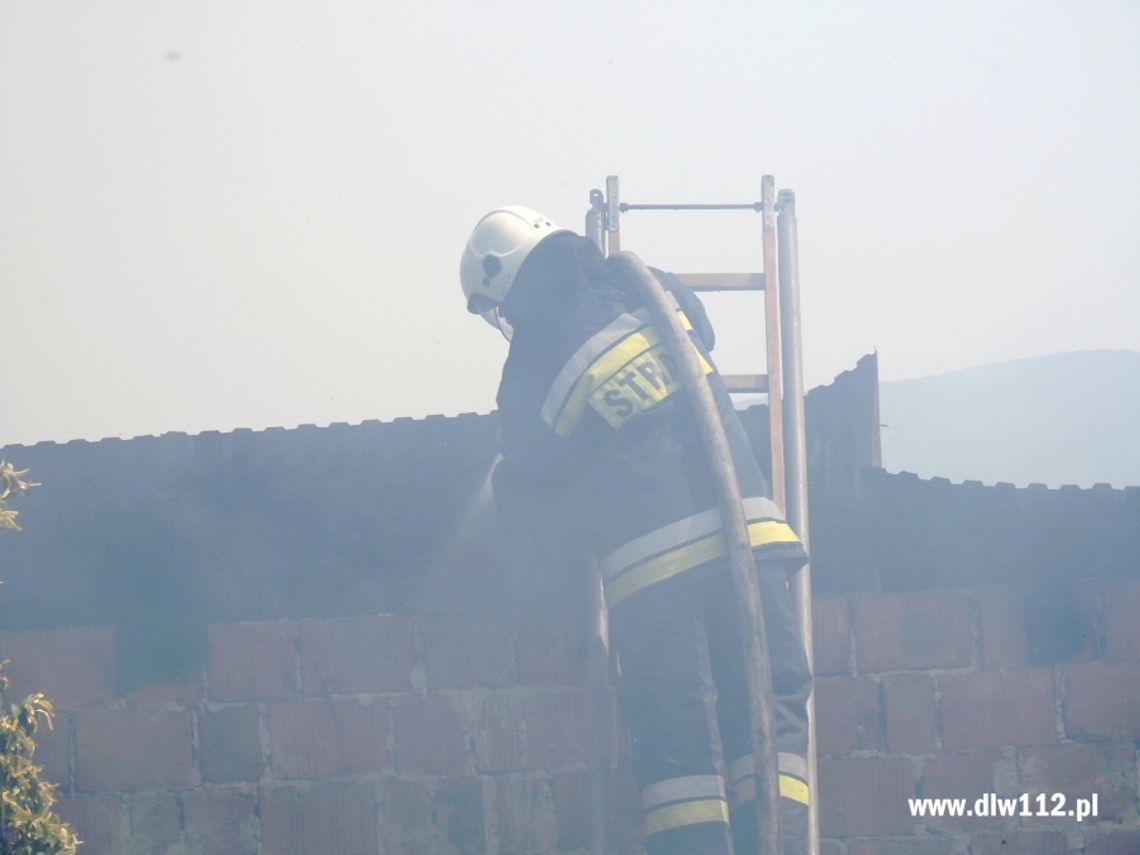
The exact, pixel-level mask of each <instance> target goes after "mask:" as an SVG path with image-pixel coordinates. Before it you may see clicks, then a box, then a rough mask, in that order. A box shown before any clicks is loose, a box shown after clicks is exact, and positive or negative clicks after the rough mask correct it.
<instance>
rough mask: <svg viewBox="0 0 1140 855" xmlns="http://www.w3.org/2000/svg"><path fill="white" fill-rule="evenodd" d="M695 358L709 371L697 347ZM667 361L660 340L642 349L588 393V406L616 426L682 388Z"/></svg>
mask: <svg viewBox="0 0 1140 855" xmlns="http://www.w3.org/2000/svg"><path fill="white" fill-rule="evenodd" d="M697 360H698V362H699V363H700V366H701V370H702V371H703V372H704V373H705V374H709V373H711V372H712V366H711V365H709V364H708V362H707V361H706V360H705V358H704V357H703V356H702V355H701V354H700V352H699V351H698V352H697ZM670 361H671V356H670V353H669V348H668V346H667V345H666V344H664V343H661V344H657V345H654V346H653V347H651V348H649V349H648V350H645V351H642V352H641V353H639V354H637V356H635V357H633V359H631V360H630V361H629V362H627V363H626V364H625V365H623V366H622V367H621V368H620V369H618V370H617V371H615V372H614V374H613V375H612V376H611V377H610V378H609V379H608V380H606V381H605V382H604V383H602V384H600V385H598V386H597V388H595V389H594V391H593V392H592V393H590V397H589V405H590V407H591V408H593V409H594V411H595V412H597V413H598V415H600V416H601V417H602V418H603V419H605V420H606V422H607V423H608V424H609V426H610V427H612V428H614V429H615V430H616V429H618V428H620V427H621V426H622V425H624V424H625V423H626V422H627V421H629V420H630V419H631V418H633V417H634V416H635V415H637V414H638V413H644V412H645V411H646V410H650V409H652V408H653V407H655V406H657V405H658V404H660V403H661V402H662V401H664V400H665V399H666V398H668V397H669V396H670V395H672V394H674V393H675V392H678V391H680V390H681V389H682V388H683V385H682V384H683V381H682V379H681V376H680V375H679V374H678V373H677V369H676V366H672V370H670V368H671V366H670V365H669V363H670Z"/></svg>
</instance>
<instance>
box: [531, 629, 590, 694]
mask: <svg viewBox="0 0 1140 855" xmlns="http://www.w3.org/2000/svg"><path fill="white" fill-rule="evenodd" d="M587 646H588V639H587V637H586V622H585V621H568V620H558V619H546V620H532V621H528V622H527V623H524V624H523V625H522V626H521V627H520V628H519V638H518V660H519V684H520V685H523V686H584V685H586V667H587V662H586V658H587Z"/></svg>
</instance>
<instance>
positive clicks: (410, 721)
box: [392, 695, 467, 774]
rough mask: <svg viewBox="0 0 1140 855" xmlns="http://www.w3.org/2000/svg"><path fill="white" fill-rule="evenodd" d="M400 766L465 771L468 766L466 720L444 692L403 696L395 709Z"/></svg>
mask: <svg viewBox="0 0 1140 855" xmlns="http://www.w3.org/2000/svg"><path fill="white" fill-rule="evenodd" d="M392 729H393V735H394V743H393V744H394V745H395V751H394V754H395V760H396V769H397V770H398V771H400V772H401V773H403V772H433V773H436V774H455V773H461V772H463V770H464V767H465V765H466V762H467V761H466V756H467V755H466V738H465V735H464V727H463V720H462V718H461V716H460V714H459V712H458V711H457V710H456V708H455V707H454V706H453V705H452V703H451V702H450V701H449V700H448V699H447V697H445V696H443V695H412V696H409V697H404V698H400V699H398V700H397V701H396V703H395V708H394V712H393V728H392Z"/></svg>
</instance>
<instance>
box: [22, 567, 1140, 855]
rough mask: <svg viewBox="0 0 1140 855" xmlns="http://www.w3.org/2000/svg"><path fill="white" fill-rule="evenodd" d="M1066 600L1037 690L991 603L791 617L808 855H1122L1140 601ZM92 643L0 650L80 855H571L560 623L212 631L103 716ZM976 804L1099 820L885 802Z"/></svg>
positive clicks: (914, 599) (582, 752)
mask: <svg viewBox="0 0 1140 855" xmlns="http://www.w3.org/2000/svg"><path fill="white" fill-rule="evenodd" d="M1081 592H1082V593H1081V596H1082V601H1083V603H1084V605H1083V613H1084V614H1085V615H1086V623H1085V627H1084V628H1085V631H1086V632H1087V634H1088V645H1087V646H1086V648H1085V649H1084V650H1083V651H1082V652H1081V654H1080V655H1079V656H1077V657H1074V658H1072V659H1071V660H1069V661H1066V662H1064V663H1057V664H1053V665H1033V664H1030V658H1029V655H1028V654H1029V649H1028V645H1029V641H1028V636H1027V634H1026V631H1025V627H1024V621H1023V620H1022V618H1021V615H1022V614H1023V608H1022V607H1023V601H1024V599H1025V595H1026V593H1027V592H1025V591H1022V590H1018V589H1016V588H1011V587H1001V586H987V587H981V588H978V589H973V590H941V591H918V592H896V593H854V594H847V595H842V596H835V597H828V598H825V599H821V600H818V601H817V602H816V608H815V624H816V645H817V647H816V659H817V670H818V683H817V694H816V703H817V709H818V739H819V751H820V755H821V757H820V780H821V783H820V786H821V793H820V804H821V820H822V828H823V834H824V837H825V847H824V852H825V853H826V855H842V853H847V855H949V853H971V855H990V853H1038V852H1041V853H1052V852H1056V853H1068V852H1070V851H1072V852H1082V853H1088V855H1115V853H1134V852H1137V851H1140V823H1138V820H1137V817H1138V814H1137V809H1138V807H1140V804H1138V801H1137V799H1138V790H1137V764H1138V757H1137V741H1138V739H1140V630H1138V627H1140V583H1138V582H1135V581H1125V580H1121V581H1117V582H1112V583H1108V584H1104V583H1098V582H1089V583H1087V584H1085V585H1082V587H1081ZM114 632H115V631H114V630H113V629H93V628H86V629H83V628H64V629H51V630H34V631H24V632H5V633H0V657H3V658H7V659H10V660H11V664H10V665H9V666H8V667H9V670H10V672H11V676H12V678H13V681H14V686H13V689H12V692H11V694H12V696H16V695H20V694H23V693H25V692H27V691H32V690H42V691H45V692H46V693H48V694H49V695H50V696H51V697H53V698H54V699H55V702H56V707H57V710H58V712H59V715H58V717H57V719H56V727H55V729H54V730H53V731H50V732H48V731H44V732H43V734H42V738H41V739H40V747H39V751H38V754H37V758H38V760H39V762H41V763H42V764H43V766H44V768H45V774H46V776H47V777H48V778H49V779H50V780H52V781H55V782H58V783H59V785H60V794H61V813H62V814H63V815H64V817H65V818H66V819H68V820H69V821H70V822H72V823H73V824H74V827H75V828H76V829H77V830H78V833H79V834H80V836H81V837H82V838H83V839H84V840H85V841H87V842H86V844H85V846H84V848H83V849H82V852H83V853H84V855H101V853H123V852H131V853H147V852H155V853H163V855H193V853H202V854H203V855H206V853H209V855H230V853H234V855H239V853H240V855H282V853H290V855H292V853H313V852H321V853H345V855H364V854H365V853H377V852H383V853H409V855H410V853H487V855H498V854H499V853H517V855H546V853H551V855H554V853H582V852H585V851H586V848H587V844H588V833H587V817H588V809H587V808H588V781H589V749H588V746H589V744H590V739H589V737H590V717H589V698H588V695H587V691H586V685H585V657H586V652H585V637H584V635H583V633H582V631H581V629H580V628H579V627H578V625H577V624H576V623H574V622H571V621H569V620H567V619H564V618H563V619H557V618H546V619H541V620H540V619H529V620H511V619H507V618H504V617H495V616H468V617H456V616H435V617H410V616H406V615H364V616H355V617H345V618H325V619H301V620H271V621H260V622H239V623H230V624H216V625H213V626H211V627H210V628H209V632H208V647H209V658H208V663H207V665H206V667H204V668H203V669H202V670H201V672H200V673H197V674H195V675H194V676H193V677H192V678H191V679H187V680H183V681H179V682H174V683H166V684H153V685H148V686H146V687H143V688H141V689H138V690H136V691H134V692H132V693H130V694H127V695H126V696H123V697H116V693H115V688H114V687H115V683H116V680H115V674H114V670H115V656H114V645H115V637H114ZM618 790H619V791H622V792H628V787H627V788H626V789H625V790H621V788H620V787H618ZM987 792H996V793H998V794H1000V795H1003V796H1016V795H1019V794H1020V793H1029V794H1031V796H1034V797H1035V796H1036V795H1037V794H1038V793H1053V792H1060V793H1064V794H1065V795H1067V796H1068V797H1069V798H1070V799H1075V798H1078V797H1089V796H1091V795H1092V794H1093V793H1096V794H1098V797H1099V809H1100V816H1099V818H1098V819H1097V820H1096V821H1092V822H1085V823H1082V824H1077V823H1076V822H1075V821H1072V820H1045V819H1002V818H974V819H949V818H943V819H929V818H928V819H916V818H913V817H911V816H910V815H909V813H908V810H907V801H906V799H907V798H910V797H915V796H920V795H921V796H931V797H939V796H948V797H964V798H969V799H970V800H971V801H972V800H973V799H975V798H977V797H978V796H980V795H981V794H983V793H987ZM1034 804H1036V803H1034ZM613 813H614V816H615V820H614V826H613V828H612V829H611V833H615V834H620V833H622V832H628V828H626V827H624V826H622V825H621V819H622V818H623V817H624V819H625V820H626V821H630V820H629V816H628V814H626V815H623V813H622V810H620V809H617V808H616V807H615V810H614V811H613ZM634 819H635V818H634Z"/></svg>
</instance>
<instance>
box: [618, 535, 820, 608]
mask: <svg viewBox="0 0 1140 855" xmlns="http://www.w3.org/2000/svg"><path fill="white" fill-rule="evenodd" d="M748 539H749V540H750V541H751V543H752V545H753V546H765V545H767V544H770V543H799V538H798V537H796V533H795V532H794V531H792V529H791V527H790V526H789V525H788V524H787V523H786V522H779V521H777V520H763V521H761V522H754V523H751V524H750V525H749V526H748ZM724 552H725V549H724V535H723V534H721V533H720V532H719V531H718V532H717V533H716V534H711V535H709V536H708V537H703V538H701V539H700V540H696V541H693V542H692V543H688V544H686V545H684V546H682V547H680V548H679V549H674V550H673V551H672V552H667V553H665V554H664V555H659V556H658V557H657V558H654V559H652V560H650V561H646V562H645V563H644V564H642V565H641V566H640V567H635V568H634V569H632V570H630V571H628V572H626V573H623V574H621V575H620V576H617V577H616V578H614V579H613V580H612V581H610V582H609V583H608V584H607V585H606V604H607V605H609V606H611V607H612V606H614V605H616V604H617V603H619V602H621V601H622V600H624V599H625V598H626V597H628V596H630V595H631V594H635V593H637V592H638V591H640V590H641V589H642V588H645V587H648V586H649V585H652V584H653V583H654V582H662V581H664V580H665V579H671V578H672V577H674V576H676V575H678V574H679V573H684V572H685V571H686V570H689V569H691V568H693V567H696V566H697V565H698V564H704V563H705V562H706V561H712V560H713V559H714V558H719V557H720V556H722V555H724Z"/></svg>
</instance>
